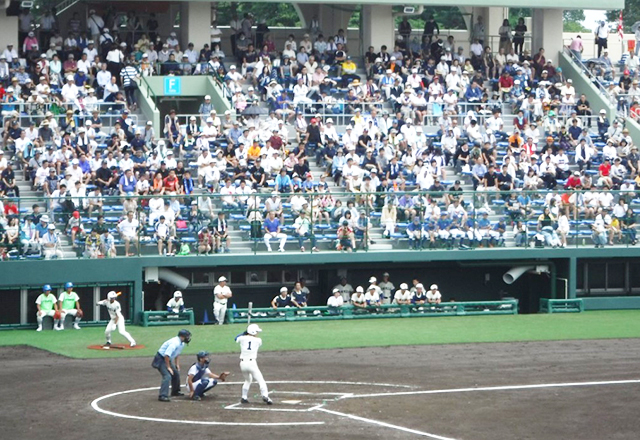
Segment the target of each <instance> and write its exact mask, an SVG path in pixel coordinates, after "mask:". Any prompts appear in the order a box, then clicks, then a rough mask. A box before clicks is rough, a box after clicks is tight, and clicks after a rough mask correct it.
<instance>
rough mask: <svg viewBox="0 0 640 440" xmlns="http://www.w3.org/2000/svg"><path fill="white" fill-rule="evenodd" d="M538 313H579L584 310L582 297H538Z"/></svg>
mask: <svg viewBox="0 0 640 440" xmlns="http://www.w3.org/2000/svg"><path fill="white" fill-rule="evenodd" d="M539 311H540V313H581V312H584V303H583V302H582V299H580V298H576V299H549V298H540V308H539Z"/></svg>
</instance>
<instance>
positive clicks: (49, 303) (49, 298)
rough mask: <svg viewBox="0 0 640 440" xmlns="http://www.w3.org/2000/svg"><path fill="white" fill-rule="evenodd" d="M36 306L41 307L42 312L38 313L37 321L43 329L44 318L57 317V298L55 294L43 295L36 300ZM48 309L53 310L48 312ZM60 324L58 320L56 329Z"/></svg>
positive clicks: (55, 324) (55, 321)
mask: <svg viewBox="0 0 640 440" xmlns="http://www.w3.org/2000/svg"><path fill="white" fill-rule="evenodd" d="M36 304H39V305H40V306H41V310H40V311H39V312H37V313H36V319H37V321H38V327H42V318H44V317H45V316H51V317H53V315H55V313H56V308H55V304H56V296H55V295H54V294H53V293H50V294H48V295H47V294H46V293H41V294H40V295H38V297H37V298H36ZM48 308H51V310H46V309H48ZM58 323H59V321H58V320H57V319H56V320H54V323H53V325H54V327H56V326H57V325H58Z"/></svg>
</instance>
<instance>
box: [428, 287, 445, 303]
mask: <svg viewBox="0 0 640 440" xmlns="http://www.w3.org/2000/svg"><path fill="white" fill-rule="evenodd" d="M427 300H429V301H437V300H442V295H440V291H439V290H436V291H435V292H434V291H432V290H429V291H427Z"/></svg>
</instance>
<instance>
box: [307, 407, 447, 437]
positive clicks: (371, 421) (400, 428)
mask: <svg viewBox="0 0 640 440" xmlns="http://www.w3.org/2000/svg"><path fill="white" fill-rule="evenodd" d="M314 411H322V412H325V413H327V414H332V415H334V416H339V417H345V418H347V419H351V420H357V421H359V422H364V423H369V424H373V425H378V426H382V427H385V428H390V429H395V430H397V431H403V432H408V433H409V434H416V435H419V436H422V437H429V438H434V439H437V440H455V439H453V438H451V437H442V436H441V435H436V434H431V433H428V432H424V431H418V430H416V429H411V428H405V427H404V426H398V425H392V424H391V423H385V422H381V421H379V420H374V419H367V418H365V417H360V416H355V415H353V414H347V413H343V412H338V411H333V410H330V409H326V408H322V407H320V408H314Z"/></svg>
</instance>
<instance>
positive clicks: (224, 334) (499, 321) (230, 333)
mask: <svg viewBox="0 0 640 440" xmlns="http://www.w3.org/2000/svg"><path fill="white" fill-rule="evenodd" d="M260 326H261V327H262V329H263V333H262V339H263V341H264V344H263V348H262V350H263V351H276V350H318V349H330V348H353V347H384V346H391V345H426V344H459V343H475V342H512V341H546V340H565V339H609V338H638V337H640V310H624V311H599V312H585V313H581V314H553V315H543V314H539V315H516V316H511V315H509V316H473V317H472V316H469V317H443V318H413V319H400V318H398V319H371V320H369V319H365V320H353V321H326V322H281V323H268V324H260ZM244 329H245V326H244V325H225V326H194V327H191V328H190V330H191V332H192V333H193V339H192V342H191V344H190V346H189V347H188V348H187V349H186V350H185V351H184V353H185V354H187V353H196V352H198V351H200V350H208V351H210V352H212V353H229V352H235V351H237V348H236V345H235V343H234V337H235V336H236V335H237V334H239V333H241V332H242V331H244ZM127 330H128V331H129V332H130V333H131V335H132V336H133V337H134V338H135V339H136V341H137V342H138V343H139V344H143V345H145V347H146V348H144V349H142V350H132V351H126V350H110V351H107V350H88V349H87V346H88V345H92V344H101V343H103V342H104V335H103V331H104V329H103V328H102V327H92V328H84V329H82V330H80V331H76V330H66V331H64V332H55V331H44V332H40V333H37V332H35V331H34V330H6V331H0V346H8V345H30V346H33V347H37V348H41V349H45V350H49V351H51V352H54V353H59V354H62V355H65V356H69V357H73V358H103V357H104V358H106V357H123V356H131V357H135V356H152V355H153V354H154V353H155V352H156V351H157V349H158V348H159V347H160V345H161V344H162V342H164V341H165V340H166V339H168V338H170V337H171V336H175V335H176V334H177V332H178V330H179V327H175V326H167V327H146V328H143V327H137V326H128V327H127ZM113 341H114V343H124V342H126V341H125V340H124V338H123V337H122V336H120V335H119V334H118V333H117V332H115V333H114V334H113Z"/></svg>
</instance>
